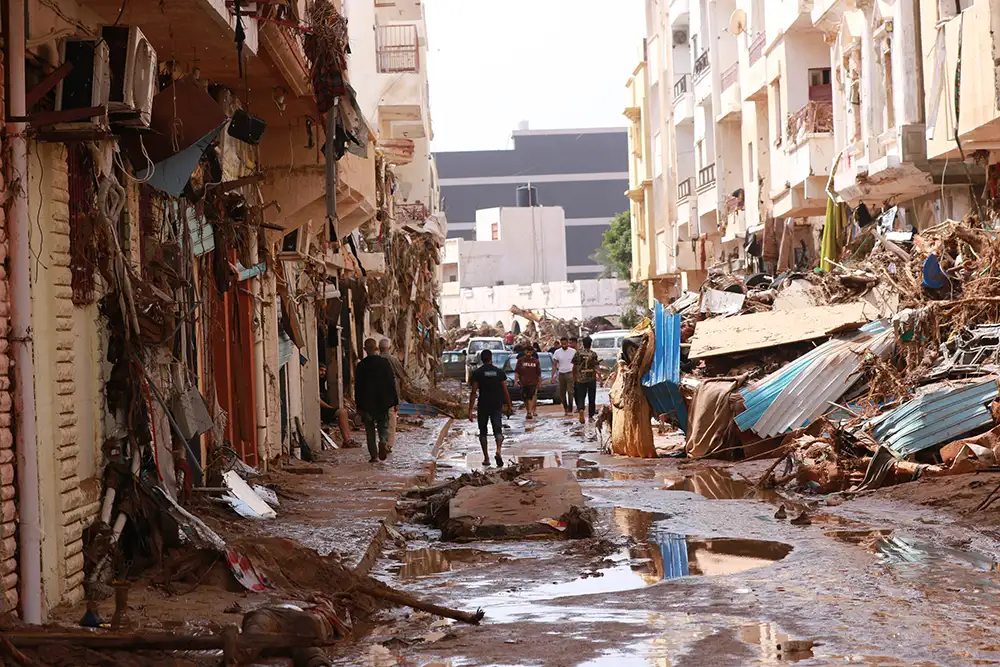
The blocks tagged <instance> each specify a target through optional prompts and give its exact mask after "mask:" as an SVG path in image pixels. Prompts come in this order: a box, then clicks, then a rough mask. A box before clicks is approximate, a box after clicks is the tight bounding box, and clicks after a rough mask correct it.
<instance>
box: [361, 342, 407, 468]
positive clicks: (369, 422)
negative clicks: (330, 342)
mask: <svg viewBox="0 0 1000 667" xmlns="http://www.w3.org/2000/svg"><path fill="white" fill-rule="evenodd" d="M364 348H365V355H366V356H365V358H364V359H362V360H361V361H360V362H359V363H358V368H357V373H356V374H355V379H354V402H355V404H356V405H357V407H358V412H360V413H361V419H362V420H363V421H364V423H365V435H366V436H367V437H368V454H369V455H370V456H371V458H370V459H369V460H368V462H369V463H375V462H376V461H379V460H381V461H385V460H386V459H387V458H388V457H389V411H390V410H392V411H395V410H396V409H397V408H398V407H399V394H397V393H396V377H395V375H394V374H393V372H392V364H390V363H389V360H388V359H386V358H385V357H381V356H379V355H378V345H377V344H376V343H375V339H374V338H369V339H367V340H365V345H364ZM376 435H377V436H378V446H377V447H376V442H375V440H376Z"/></svg>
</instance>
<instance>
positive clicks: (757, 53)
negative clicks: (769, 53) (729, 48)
mask: <svg viewBox="0 0 1000 667" xmlns="http://www.w3.org/2000/svg"><path fill="white" fill-rule="evenodd" d="M765 43H767V39H766V38H765V37H764V33H762V32H760V33H757V36H756V37H754V38H753V41H752V42H750V64H751V65H753V64H754V63H755V62H757V61H758V60H760V58H761V56H763V55H764V44H765Z"/></svg>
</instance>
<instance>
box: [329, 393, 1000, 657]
mask: <svg viewBox="0 0 1000 667" xmlns="http://www.w3.org/2000/svg"><path fill="white" fill-rule="evenodd" d="M542 413H543V414H542V417H541V419H539V420H538V421H536V422H534V423H532V422H525V421H524V419H523V413H519V414H516V415H515V416H514V417H513V418H511V419H509V420H508V421H507V422H506V424H507V427H505V428H506V432H507V434H508V437H507V440H506V442H505V457H507V458H508V459H512V460H515V461H521V462H526V463H530V464H531V465H534V466H542V467H562V468H565V469H568V470H571V471H572V472H573V474H574V475H575V477H576V479H577V480H579V482H580V484H581V485H582V488H583V493H584V495H585V497H586V502H587V504H588V505H589V506H592V507H594V508H595V509H596V510H597V520H596V523H595V535H594V537H591V538H588V539H580V540H566V539H521V540H516V539H515V540H474V539H473V540H465V541H461V542H442V541H441V540H440V533H439V531H436V530H434V529H433V528H430V527H428V526H426V525H422V524H420V523H416V522H404V523H403V524H401V525H399V526H398V527H397V528H398V531H399V534H400V536H401V537H402V540H400V539H396V540H389V541H387V543H386V545H385V547H384V549H383V551H382V554H381V557H380V558H379V559H378V561H377V563H376V564H375V569H374V571H375V573H376V574H377V576H378V577H379V578H380V579H382V580H384V581H386V582H388V583H390V584H391V585H393V586H396V587H400V588H403V589H405V590H407V591H409V592H412V593H415V594H419V595H421V596H425V597H428V598H430V599H434V600H436V601H438V602H440V603H441V604H445V605H448V606H452V607H458V608H462V609H469V610H473V609H475V608H477V607H478V608H482V609H483V610H485V612H486V617H485V620H484V621H483V623H482V624H481V625H480V626H478V627H472V626H466V625H462V624H458V623H452V622H449V621H441V620H438V619H435V618H433V617H430V616H427V615H425V614H419V613H416V614H410V613H404V612H400V611H395V612H390V613H387V614H386V615H385V616H384V617H381V618H380V619H379V622H378V623H377V624H376V625H375V626H374V627H372V628H371V630H370V632H369V633H368V634H367V635H365V636H363V637H361V638H359V639H358V640H357V641H355V642H354V643H352V644H350V645H347V646H343V647H340V652H339V653H338V654H336V655H338V658H337V662H338V664H344V665H348V664H371V665H390V664H414V665H456V666H457V665H508V664H510V665H513V664H517V665H647V664H648V665H706V664H712V665H778V664H784V663H791V662H796V663H799V664H802V665H831V664H864V665H971V664H995V663H998V662H1000V643H998V642H996V641H995V639H994V637H993V632H992V626H993V617H994V615H995V614H996V612H997V607H998V603H997V601H996V596H997V593H998V592H1000V579H998V575H997V573H996V570H995V567H994V565H995V563H994V554H995V553H997V541H996V540H995V539H994V538H993V537H992V536H991V535H990V534H987V533H985V532H981V531H977V530H974V529H972V528H971V527H969V526H967V525H964V524H963V523H962V522H961V521H959V520H957V519H956V517H955V516H954V515H953V514H950V513H948V512H947V511H946V510H935V509H932V508H930V507H927V506H922V505H916V504H911V503H908V502H905V501H903V500H896V499H891V498H884V497H879V496H877V495H872V496H867V497H859V498H854V499H844V498H840V497H838V496H828V497H826V499H820V500H817V499H816V498H802V497H796V498H784V497H782V496H780V495H778V493H776V492H774V491H766V492H762V493H757V492H755V490H754V487H753V480H756V479H757V478H758V477H759V476H760V475H761V474H762V473H763V471H764V469H765V468H766V467H767V464H769V463H770V461H765V462H764V463H759V462H747V463H738V464H734V465H729V464H723V463H721V462H713V463H707V464H706V463H692V462H688V461H683V460H681V461H676V460H671V459H663V458H661V459H653V460H645V461H639V460H634V459H623V458H616V457H611V456H608V455H605V454H602V453H601V445H600V436H599V434H598V433H597V431H596V430H595V428H594V427H593V426H592V425H590V424H587V425H586V426H581V425H579V424H578V423H576V422H575V421H572V420H569V419H564V418H563V417H562V415H561V413H558V414H557V413H556V412H555V411H553V410H551V409H549V408H544V409H543V410H542ZM480 462H481V455H480V454H479V446H478V442H477V439H476V437H475V431H474V426H473V425H472V424H469V423H468V422H458V421H456V422H455V423H454V424H453V426H452V428H451V430H450V433H449V435H448V437H447V438H446V440H445V442H444V446H443V448H442V451H441V452H440V454H439V456H438V457H437V460H436V474H437V481H441V480H446V479H448V478H450V477H454V476H456V475H458V474H460V473H463V472H467V471H468V470H469V469H470V468H475V467H476V466H477V465H479V464H480ZM821 498H822V497H821ZM782 505H783V506H784V508H785V512H784V513H785V515H786V517H787V518H784V519H779V518H776V516H775V515H776V513H778V508H779V506H782ZM803 513H804V514H805V517H804V518H802V519H801V520H799V521H796V522H793V521H792V519H794V518H796V517H800V515H802V514H803Z"/></svg>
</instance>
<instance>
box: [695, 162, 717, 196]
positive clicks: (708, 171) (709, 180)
mask: <svg viewBox="0 0 1000 667" xmlns="http://www.w3.org/2000/svg"><path fill="white" fill-rule="evenodd" d="M713 185H715V163H712V164H710V165H708V166H707V167H702V168H701V169H699V170H698V190H699V191H701V190H704V189H706V188H709V187H711V186H713Z"/></svg>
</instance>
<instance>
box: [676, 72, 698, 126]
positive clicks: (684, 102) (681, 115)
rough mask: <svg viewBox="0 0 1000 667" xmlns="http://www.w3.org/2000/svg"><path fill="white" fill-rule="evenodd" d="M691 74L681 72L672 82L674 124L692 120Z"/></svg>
mask: <svg viewBox="0 0 1000 667" xmlns="http://www.w3.org/2000/svg"><path fill="white" fill-rule="evenodd" d="M691 89H692V85H691V75H690V74H683V75H681V78H679V79H678V80H677V83H675V84H674V125H682V124H684V123H693V122H694V95H693V94H692V90H691Z"/></svg>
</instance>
